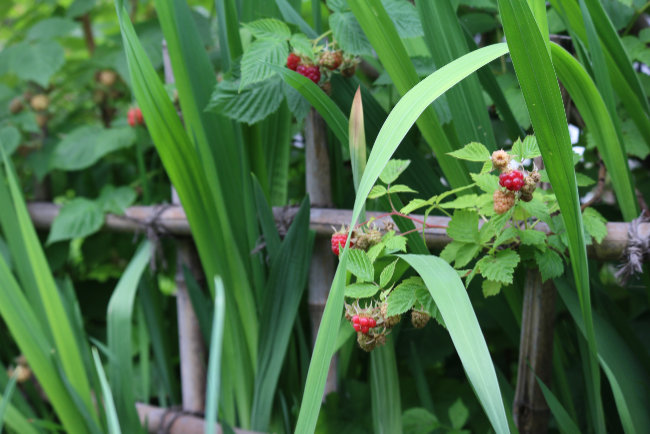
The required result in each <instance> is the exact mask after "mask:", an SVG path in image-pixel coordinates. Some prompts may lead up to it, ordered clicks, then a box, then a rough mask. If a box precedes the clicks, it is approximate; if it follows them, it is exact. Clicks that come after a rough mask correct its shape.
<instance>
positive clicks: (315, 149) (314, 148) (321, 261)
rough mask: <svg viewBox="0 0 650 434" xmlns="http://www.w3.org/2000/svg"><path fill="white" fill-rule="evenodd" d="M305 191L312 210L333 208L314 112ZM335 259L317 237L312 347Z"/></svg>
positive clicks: (332, 377) (322, 136)
mask: <svg viewBox="0 0 650 434" xmlns="http://www.w3.org/2000/svg"><path fill="white" fill-rule="evenodd" d="M305 174H306V179H305V184H306V185H305V187H306V190H307V194H309V199H310V201H311V206H312V207H321V208H331V207H332V205H333V203H332V188H331V183H330V159H329V152H328V147H327V127H326V126H325V121H324V120H323V118H322V117H321V116H320V115H319V114H318V112H316V110H314V109H313V108H312V109H310V110H309V114H308V115H307V119H306V122H305ZM334 260H335V258H334V255H332V252H331V245H330V239H329V237H327V236H316V239H315V240H314V251H313V254H312V259H311V264H310V266H309V296H308V303H309V313H310V317H311V325H312V347H313V344H314V342H315V341H316V335H317V333H318V327H319V326H320V322H321V318H322V317H323V311H324V310H325V303H326V302H327V296H328V295H329V290H330V286H331V284H332V281H333V280H334V268H335V263H334ZM336 365H337V363H336V357H333V358H332V362H331V364H330V369H329V372H328V374H327V383H326V385H325V394H324V396H326V395H327V394H328V393H330V392H332V391H334V390H336V389H337V381H336Z"/></svg>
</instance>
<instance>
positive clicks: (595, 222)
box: [582, 208, 607, 243]
mask: <svg viewBox="0 0 650 434" xmlns="http://www.w3.org/2000/svg"><path fill="white" fill-rule="evenodd" d="M582 222H583V224H584V225H585V232H587V234H589V236H590V237H593V238H594V239H595V240H596V242H597V243H600V242H601V241H603V238H605V237H606V236H607V220H606V219H605V217H603V216H602V215H600V213H599V212H598V211H596V210H595V209H593V208H585V210H584V211H583V212H582Z"/></svg>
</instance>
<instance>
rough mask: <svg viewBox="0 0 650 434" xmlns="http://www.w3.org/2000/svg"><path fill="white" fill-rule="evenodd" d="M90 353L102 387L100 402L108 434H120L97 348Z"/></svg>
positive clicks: (109, 388) (113, 404) (111, 395)
mask: <svg viewBox="0 0 650 434" xmlns="http://www.w3.org/2000/svg"><path fill="white" fill-rule="evenodd" d="M92 351H93V358H94V359H95V368H96V369H97V374H98V375H99V381H100V383H101V385H102V402H103V403H104V411H105V412H106V420H107V421H108V432H109V434H121V433H122V430H121V429H120V421H119V420H118V417H117V410H116V409H115V401H113V393H112V392H111V387H110V385H109V384H108V380H107V379H106V373H105V372H104V368H103V367H102V361H101V359H100V358H99V353H98V352H97V348H93V350H92ZM134 405H135V403H134ZM134 408H135V407H134Z"/></svg>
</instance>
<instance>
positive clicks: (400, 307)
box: [387, 277, 423, 316]
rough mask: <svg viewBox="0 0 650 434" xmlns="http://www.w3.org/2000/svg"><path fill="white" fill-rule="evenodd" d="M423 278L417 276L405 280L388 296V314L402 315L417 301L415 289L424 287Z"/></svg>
mask: <svg viewBox="0 0 650 434" xmlns="http://www.w3.org/2000/svg"><path fill="white" fill-rule="evenodd" d="M422 285H423V283H422V279H420V278H418V277H415V278H409V279H406V280H404V281H403V282H402V283H400V284H399V285H397V286H396V287H395V289H393V290H392V291H391V293H390V295H389V296H388V299H387V302H388V315H389V316H393V315H401V314H403V313H404V312H406V311H407V310H409V309H410V308H412V307H413V304H414V303H415V291H416V289H417V288H420V287H422Z"/></svg>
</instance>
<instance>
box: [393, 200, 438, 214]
mask: <svg viewBox="0 0 650 434" xmlns="http://www.w3.org/2000/svg"><path fill="white" fill-rule="evenodd" d="M427 205H431V204H430V203H429V202H428V201H426V200H424V199H412V200H411V201H410V202H409V203H408V204H407V205H406V206H405V207H403V208H402V209H401V210H400V212H401V213H402V214H410V213H412V212H413V211H415V210H417V209H420V208H422V207H425V206H427Z"/></svg>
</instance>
